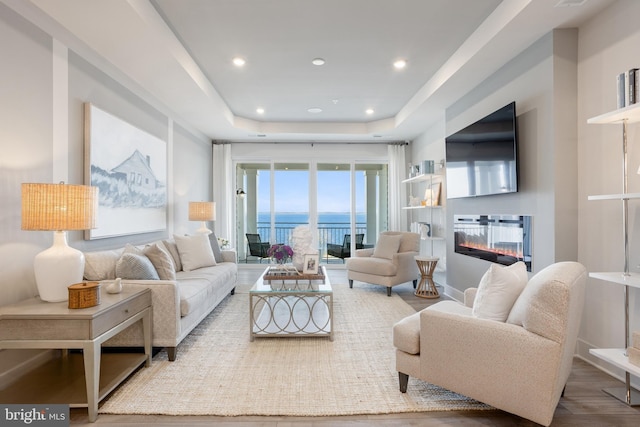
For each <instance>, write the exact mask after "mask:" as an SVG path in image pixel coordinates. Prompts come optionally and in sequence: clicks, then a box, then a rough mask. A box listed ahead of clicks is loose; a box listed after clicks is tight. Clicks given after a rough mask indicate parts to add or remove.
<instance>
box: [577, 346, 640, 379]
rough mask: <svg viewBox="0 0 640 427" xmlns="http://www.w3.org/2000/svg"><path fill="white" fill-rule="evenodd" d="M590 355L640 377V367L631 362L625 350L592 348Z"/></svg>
mask: <svg viewBox="0 0 640 427" xmlns="http://www.w3.org/2000/svg"><path fill="white" fill-rule="evenodd" d="M589 353H591V354H593V355H594V356H596V357H597V358H599V359H602V360H604V361H605V362H609V363H611V364H612V365H614V366H616V367H618V368H620V369H623V370H625V371H626V372H629V373H630V374H633V375H635V376H637V377H640V366H637V365H634V364H633V363H630V362H629V358H628V357H627V354H626V353H627V351H626V349H624V348H592V349H591V350H589Z"/></svg>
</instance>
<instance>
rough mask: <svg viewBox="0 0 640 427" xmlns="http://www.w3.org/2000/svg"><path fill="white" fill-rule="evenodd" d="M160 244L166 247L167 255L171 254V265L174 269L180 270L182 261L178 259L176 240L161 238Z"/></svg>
mask: <svg viewBox="0 0 640 427" xmlns="http://www.w3.org/2000/svg"><path fill="white" fill-rule="evenodd" d="M162 244H163V245H164V247H165V248H166V249H167V252H168V253H169V255H171V259H172V260H173V267H174V268H175V270H176V271H182V261H180V253H179V252H178V246H177V245H176V242H172V241H171V240H163V241H162Z"/></svg>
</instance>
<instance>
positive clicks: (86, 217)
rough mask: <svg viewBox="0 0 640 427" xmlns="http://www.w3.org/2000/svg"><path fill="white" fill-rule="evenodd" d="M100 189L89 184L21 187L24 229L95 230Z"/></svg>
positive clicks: (29, 185)
mask: <svg viewBox="0 0 640 427" xmlns="http://www.w3.org/2000/svg"><path fill="white" fill-rule="evenodd" d="M97 211H98V188H97V187H91V186H88V185H68V184H64V183H60V184H22V229H23V230H51V231H61V230H88V229H90V228H96V216H97V215H96V213H97Z"/></svg>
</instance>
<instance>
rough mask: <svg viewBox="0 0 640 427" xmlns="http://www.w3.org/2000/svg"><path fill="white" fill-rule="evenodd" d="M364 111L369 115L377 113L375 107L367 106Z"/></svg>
mask: <svg viewBox="0 0 640 427" xmlns="http://www.w3.org/2000/svg"><path fill="white" fill-rule="evenodd" d="M364 112H365V113H367V114H368V115H372V114H373V113H375V110H374V109H373V108H367V109H366V110H365V111H364Z"/></svg>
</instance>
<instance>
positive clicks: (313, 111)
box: [307, 107, 322, 114]
mask: <svg viewBox="0 0 640 427" xmlns="http://www.w3.org/2000/svg"><path fill="white" fill-rule="evenodd" d="M307 111H308V112H310V113H312V114H318V113H322V108H318V107H313V108H309V109H308V110H307Z"/></svg>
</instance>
